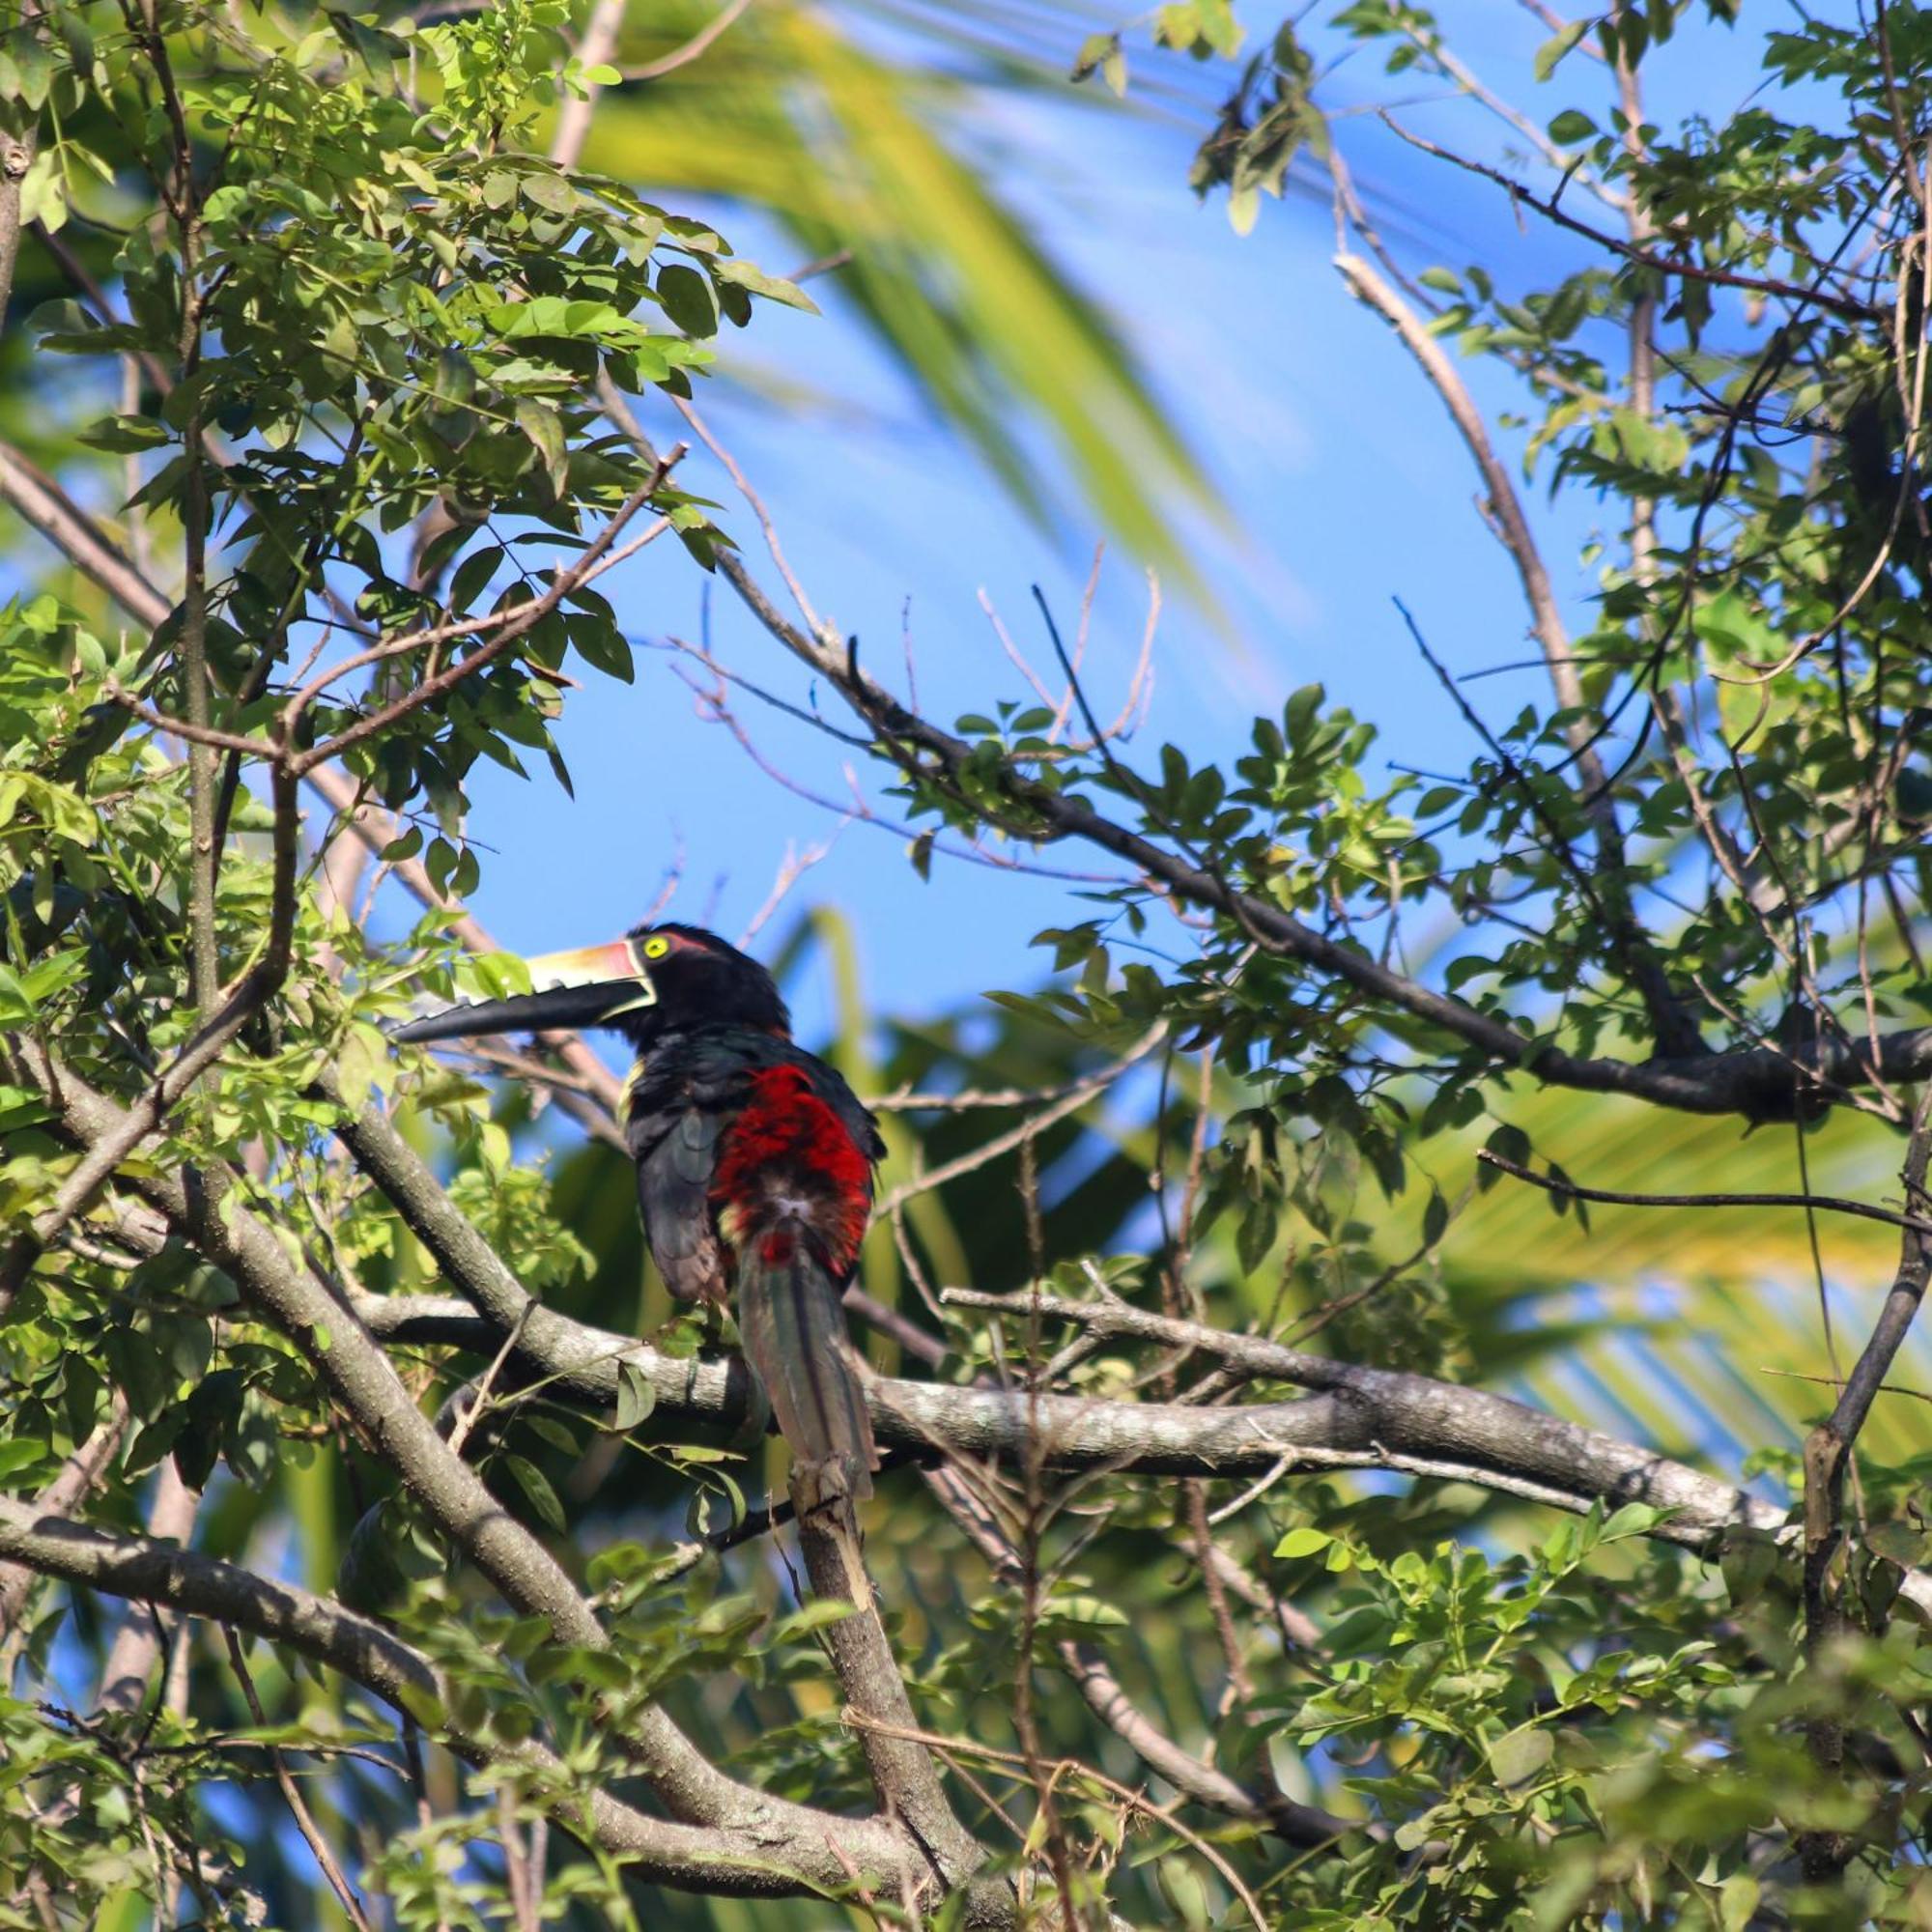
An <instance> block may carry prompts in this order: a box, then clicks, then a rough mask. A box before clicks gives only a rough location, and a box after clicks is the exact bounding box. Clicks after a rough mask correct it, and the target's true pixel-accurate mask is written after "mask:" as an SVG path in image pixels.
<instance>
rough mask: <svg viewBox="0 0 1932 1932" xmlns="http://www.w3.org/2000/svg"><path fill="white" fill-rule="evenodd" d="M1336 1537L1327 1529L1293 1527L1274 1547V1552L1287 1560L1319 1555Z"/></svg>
mask: <svg viewBox="0 0 1932 1932" xmlns="http://www.w3.org/2000/svg"><path fill="white" fill-rule="evenodd" d="M1334 1541H1335V1539H1334V1538H1333V1537H1332V1536H1330V1535H1329V1534H1328V1532H1327V1531H1326V1530H1325V1529H1314V1528H1309V1527H1303V1528H1301V1529H1291V1530H1290V1531H1289V1532H1288V1534H1287V1535H1286V1536H1284V1537H1283V1538H1282V1539H1281V1541H1280V1542H1279V1543H1277V1544H1276V1545H1275V1547H1274V1553H1275V1554H1276V1555H1277V1556H1279V1557H1281V1558H1283V1559H1284V1560H1286V1561H1295V1560H1298V1559H1299V1558H1301V1557H1304V1556H1319V1555H1320V1554H1321V1552H1322V1551H1323V1550H1324V1549H1326V1548H1328V1546H1329V1545H1330V1544H1331V1543H1333V1542H1334Z"/></svg>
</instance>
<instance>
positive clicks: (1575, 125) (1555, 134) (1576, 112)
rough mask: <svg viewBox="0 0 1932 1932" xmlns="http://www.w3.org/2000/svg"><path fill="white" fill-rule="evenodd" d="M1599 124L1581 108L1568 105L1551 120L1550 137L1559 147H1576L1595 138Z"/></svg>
mask: <svg viewBox="0 0 1932 1932" xmlns="http://www.w3.org/2000/svg"><path fill="white" fill-rule="evenodd" d="M1596 134H1597V124H1596V123H1595V122H1594V121H1592V120H1591V119H1590V117H1589V116H1588V115H1587V114H1585V113H1583V112H1582V111H1581V110H1580V109H1579V108H1576V107H1566V108H1565V109H1564V110H1563V112H1562V113H1561V114H1559V115H1557V117H1556V118H1555V119H1554V120H1553V121H1551V122H1550V124H1549V138H1550V139H1551V140H1552V141H1554V142H1555V143H1556V145H1557V146H1558V147H1559V148H1574V147H1577V146H1578V145H1580V144H1581V143H1582V142H1584V141H1590V140H1594V139H1595V138H1596Z"/></svg>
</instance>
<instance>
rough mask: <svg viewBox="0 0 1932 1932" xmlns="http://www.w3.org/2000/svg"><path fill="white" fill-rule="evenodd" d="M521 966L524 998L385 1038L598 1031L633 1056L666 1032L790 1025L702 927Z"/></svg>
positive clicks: (634, 935)
mask: <svg viewBox="0 0 1932 1932" xmlns="http://www.w3.org/2000/svg"><path fill="white" fill-rule="evenodd" d="M527 964H528V966H529V971H530V984H531V987H532V990H531V991H530V992H527V993H519V994H513V995H512V996H511V997H510V998H508V999H503V1000H483V1001H478V1002H476V1003H474V1004H471V1005H466V1006H457V1007H449V1008H446V1009H444V1010H443V1011H441V1012H439V1013H430V1014H428V1015H426V1016H425V1017H423V1018H422V1019H416V1020H410V1021H408V1022H406V1023H405V1024H404V1025H402V1026H399V1027H396V1028H394V1029H393V1030H392V1032H391V1036H390V1037H392V1038H394V1039H401V1040H412V1041H418V1042H420V1041H427V1040H436V1039H461V1038H467V1037H472V1036H475V1035H479V1034H491V1033H541V1032H543V1031H544V1030H545V1029H547V1028H550V1027H580V1028H584V1027H607V1028H609V1029H611V1031H612V1032H615V1033H621V1034H622V1035H623V1036H624V1037H625V1038H626V1039H628V1040H629V1041H630V1042H631V1044H632V1045H633V1046H634V1047H636V1048H637V1050H638V1051H639V1053H640V1054H641V1053H647V1052H648V1051H649V1050H650V1048H651V1045H652V1043H653V1042H654V1041H655V1040H656V1039H657V1038H658V1037H660V1036H661V1035H663V1034H665V1033H667V1032H668V1031H670V1030H671V1029H672V1028H675V1027H688V1026H720V1025H726V1024H732V1025H738V1026H752V1027H761V1028H764V1029H766V1030H767V1031H769V1032H773V1033H788V1032H789V1031H790V1030H791V1015H790V1014H789V1013H788V1012H787V1011H786V1010H785V1003H784V1001H783V1000H781V998H780V997H779V989H778V985H777V982H776V981H775V980H773V979H772V976H771V975H770V974H769V973H767V972H766V971H765V969H764V968H763V967H762V966H760V965H759V964H758V962H757V961H756V960H755V959H753V958H751V957H750V956H749V955H748V954H746V953H743V952H739V951H738V949H737V948H736V947H735V946H732V945H730V944H729V943H728V942H726V941H725V940H723V939H720V938H719V937H718V935H717V934H716V933H715V932H706V931H705V930H704V929H703V927H701V926H696V925H679V924H673V923H667V924H664V925H639V926H633V927H632V929H631V930H630V931H629V932H627V933H626V934H625V935H624V937H623V938H622V939H617V940H611V942H609V943H608V944H607V945H603V946H587V947H584V948H582V950H580V951H578V952H550V953H545V954H543V955H542V956H541V957H539V958H535V959H531V960H529V961H528V962H527Z"/></svg>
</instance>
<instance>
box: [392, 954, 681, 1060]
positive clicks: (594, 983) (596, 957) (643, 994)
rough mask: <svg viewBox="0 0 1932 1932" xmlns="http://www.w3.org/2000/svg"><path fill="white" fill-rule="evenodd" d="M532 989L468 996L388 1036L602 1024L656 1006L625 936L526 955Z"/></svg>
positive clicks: (422, 1039) (421, 1037)
mask: <svg viewBox="0 0 1932 1932" xmlns="http://www.w3.org/2000/svg"><path fill="white" fill-rule="evenodd" d="M525 964H526V966H528V968H529V973H530V987H531V990H530V991H529V992H527V993H517V994H513V995H512V996H511V997H510V998H508V999H503V1000H475V1001H468V1002H465V1003H464V1004H462V1005H460V1006H454V1007H446V1008H444V1009H443V1010H442V1011H441V1012H438V1013H427V1014H425V1015H424V1016H423V1017H422V1018H421V1019H414V1020H406V1021H404V1022H403V1024H402V1025H401V1026H398V1027H391V1028H390V1029H389V1037H390V1038H391V1039H399V1040H407V1041H409V1042H411V1043H412V1044H416V1045H421V1044H424V1043H426V1042H427V1041H430V1040H438V1039H465V1038H468V1037H470V1036H472V1035H476V1034H486V1033H544V1032H547V1031H548V1030H550V1029H551V1028H553V1027H594V1026H606V1025H608V1024H609V1023H610V1022H611V1020H613V1019H615V1018H616V1017H617V1015H618V1014H619V1013H626V1012H630V1011H632V1010H633V1009H636V1008H638V1007H649V1006H654V1005H656V1003H657V997H658V992H657V988H656V987H655V986H654V985H653V984H652V983H651V976H650V974H649V973H648V972H647V971H646V970H645V967H644V962H643V960H642V959H641V958H640V957H639V954H638V952H637V949H636V948H635V947H634V946H633V945H632V943H631V942H630V941H629V940H628V939H613V940H611V941H610V942H609V943H608V944H607V945H603V946H584V947H580V948H578V950H577V951H576V952H545V953H542V954H540V955H539V956H538V957H536V958H534V959H529V960H526V961H525Z"/></svg>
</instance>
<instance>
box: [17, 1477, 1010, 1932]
mask: <svg viewBox="0 0 1932 1932" xmlns="http://www.w3.org/2000/svg"><path fill="white" fill-rule="evenodd" d="M0 1561H5V1562H8V1563H13V1564H21V1565H24V1566H25V1567H27V1568H28V1569H30V1570H33V1571H36V1572H38V1573H39V1574H41V1575H43V1576H46V1577H60V1578H62V1579H63V1580H64V1581H66V1582H69V1583H72V1584H77V1585H79V1586H81V1587H83V1588H87V1589H94V1590H100V1591H104V1592H105V1593H106V1594H108V1595H110V1596H117V1597H126V1598H129V1599H131V1600H133V1601H135V1602H138V1603H146V1604H158V1605H167V1606H169V1607H171V1608H173V1609H176V1610H181V1611H184V1612H185V1613H187V1614H188V1615H190V1616H196V1617H202V1618H205V1619H207V1620H209V1621H210V1622H213V1623H220V1624H227V1625H230V1626H232V1627H233V1628H235V1629H237V1630H241V1631H246V1632H248V1633H249V1634H252V1635H255V1636H259V1637H263V1638H265V1639H267V1640H268V1641H269V1642H270V1643H277V1644H287V1645H289V1646H290V1647H291V1648H293V1649H295V1650H298V1651H299V1652H300V1653H301V1654H302V1655H303V1656H304V1657H309V1658H312V1659H314V1660H315V1661H316V1662H319V1663H323V1664H327V1666H328V1667H329V1668H331V1669H333V1670H336V1671H339V1672H341V1674H342V1675H344V1676H345V1677H349V1678H352V1679H354V1680H355V1682H356V1683H357V1684H360V1685H362V1686H363V1687H364V1688H365V1689H366V1690H371V1691H373V1692H374V1693H375V1694H376V1695H377V1696H379V1697H381V1698H383V1699H384V1701H385V1702H386V1703H388V1704H390V1705H392V1706H393V1707H394V1708H395V1709H396V1710H397V1711H399V1712H402V1713H403V1714H404V1715H406V1716H408V1717H411V1718H413V1719H416V1720H417V1721H418V1722H420V1723H423V1724H425V1725H427V1726H429V1727H432V1728H434V1729H436V1730H437V1731H438V1732H439V1733H440V1735H441V1736H442V1738H443V1739H444V1740H445V1741H446V1742H447V1743H448V1745H449V1746H450V1747H451V1749H453V1750H455V1751H456V1752H457V1753H458V1754H459V1755H460V1756H461V1757H463V1758H464V1759H466V1760H467V1761H468V1762H469V1763H470V1764H474V1765H510V1766H515V1767H518V1768H520V1769H523V1770H525V1771H526V1772H527V1773H528V1774H529V1783H530V1787H531V1788H532V1789H545V1790H549V1791H552V1792H555V1791H559V1790H561V1791H568V1790H569V1789H570V1787H571V1785H572V1783H573V1778H572V1775H571V1773H570V1772H569V1771H568V1770H567V1768H566V1767H565V1766H564V1765H563V1763H562V1762H561V1761H560V1760H559V1759H557V1758H556V1757H554V1755H553V1754H552V1753H551V1752H550V1751H548V1750H546V1749H545V1748H544V1747H542V1746H541V1745H538V1744H534V1743H532V1744H525V1745H521V1746H516V1747H510V1746H505V1745H501V1744H499V1743H491V1742H486V1741H485V1740H484V1739H482V1738H480V1737H477V1736H472V1735H470V1734H469V1733H468V1732H466V1731H464V1730H463V1729H462V1728H461V1727H460V1726H459V1725H458V1724H456V1723H455V1721H454V1720H453V1718H452V1716H451V1699H450V1696H449V1692H448V1688H447V1686H446V1685H445V1683H444V1681H443V1679H442V1677H441V1676H440V1673H439V1672H438V1671H437V1670H436V1668H435V1667H434V1666H433V1665H432V1664H431V1663H430V1662H429V1661H428V1660H427V1659H426V1658H424V1657H423V1656H422V1655H421V1654H420V1653H419V1652H417V1651H416V1650H414V1649H413V1648H412V1647H411V1646H410V1645H409V1644H407V1643H405V1642H404V1641H403V1640H402V1638H400V1637H399V1636H397V1635H396V1634H394V1633H393V1632H392V1631H390V1630H388V1629H387V1628H386V1627H385V1626H384V1625H383V1624H380V1623H377V1622H375V1621H374V1620H372V1619H370V1618H367V1617H362V1616H358V1615H356V1614H355V1612H354V1611H353V1610H348V1609H345V1608H343V1606H342V1605H340V1604H336V1603H332V1602H329V1601H327V1599H324V1598H321V1597H315V1596H311V1595H310V1594H309V1593H308V1592H307V1591H306V1590H302V1589H299V1588H298V1587H297V1586H295V1585H294V1584H291V1583H286V1582H282V1581H279V1580H275V1579H271V1578H269V1577H260V1576H257V1575H255V1574H254V1573H253V1572H251V1571H248V1570H244V1569H241V1568H240V1567H239V1566H237V1565H235V1564H231V1563H223V1562H219V1561H217V1560H216V1559H214V1558H213V1557H209V1556H203V1555H200V1554H198V1553H196V1552H195V1551H193V1550H188V1549H182V1548H177V1547H176V1546H174V1545H172V1544H164V1543H156V1542H154V1541H152V1540H150V1539H149V1538H146V1537H137V1536H110V1535H106V1534H103V1533H102V1532H100V1531H99V1530H96V1529H92V1528H89V1527H86V1526H85V1525H83V1524H81V1523H77V1522H73V1521H70V1520H66V1519H64V1518H61V1517H58V1516H53V1515H50V1514H48V1513H46V1512H44V1511H43V1510H42V1509H41V1508H40V1507H39V1506H38V1505H36V1504H34V1503H31V1502H24V1501H21V1500H19V1499H17V1498H14V1497H11V1496H8V1497H0ZM553 1802H554V1804H555V1805H556V1815H557V1817H558V1818H559V1820H560V1822H562V1823H563V1824H565V1825H566V1826H567V1827H568V1829H569V1830H571V1831H572V1832H573V1833H575V1834H576V1835H577V1836H579V1837H580V1838H582V1839H583V1840H584V1841H585V1842H586V1843H590V1844H594V1845H596V1846H598V1847H599V1848H601V1849H602V1850H604V1851H607V1852H610V1853H612V1854H613V1855H615V1856H617V1857H620V1858H622V1859H624V1860H626V1861H630V1862H629V1866H628V1868H629V1871H630V1875H631V1876H632V1877H634V1878H636V1879H639V1880H641V1881H643V1882H645V1883H655V1884H659V1885H667V1886H673V1887H677V1888H679V1889H685V1890H690V1891H701V1892H709V1893H713V1894H717V1893H727V1894H732V1895H736V1896H741V1897H753V1898H756V1897H764V1898H779V1897H790V1896H797V1895H799V1894H801V1893H804V1894H814V1893H833V1894H843V1893H844V1892H845V1891H846V1890H847V1889H848V1888H849V1886H850V1883H851V1874H852V1871H853V1869H854V1868H855V1867H856V1868H857V1869H859V1870H861V1871H863V1872H866V1873H868V1874H870V1875H871V1876H872V1879H873V1882H874V1883H875V1884H876V1885H877V1886H878V1887H879V1888H880V1889H883V1890H886V1891H888V1892H895V1891H896V1890H897V1889H899V1888H900V1886H901V1885H902V1884H904V1883H910V1884H913V1885H915V1886H916V1885H917V1884H918V1882H919V1880H920V1878H922V1877H923V1872H924V1861H923V1859H921V1858H920V1857H919V1855H918V1853H917V1850H916V1848H915V1847H913V1846H912V1845H911V1844H910V1843H909V1841H908V1840H907V1838H906V1836H905V1835H904V1834H903V1833H900V1832H898V1831H896V1830H895V1829H894V1828H893V1827H892V1826H890V1825H889V1824H887V1823H885V1822H884V1821H882V1820H878V1819H855V1818H841V1817H837V1816H834V1815H832V1814H831V1813H827V1812H815V1811H811V1810H809V1809H807V1807H805V1806H803V1805H783V1806H778V1807H775V1808H774V1810H773V1811H772V1812H771V1813H769V1814H768V1815H767V1816H766V1817H765V1818H764V1820H763V1821H762V1822H761V1823H760V1822H757V1821H748V1822H746V1823H744V1824H740V1825H734V1826H731V1827H727V1828H718V1827H704V1826H698V1825H693V1824H689V1823H685V1822H682V1821H669V1820H666V1819H661V1818H653V1817H649V1816H647V1815H646V1814H644V1813H643V1812H641V1811H639V1810H636V1809H635V1808H634V1807H632V1806H631V1805H629V1804H623V1803H621V1802H620V1801H619V1800H617V1799H614V1798H612V1797H611V1796H610V1795H609V1793H608V1792H606V1791H604V1790H601V1789H600V1790H597V1791H594V1792H592V1793H591V1794H590V1795H589V1797H588V1798H587V1799H586V1800H578V1799H576V1798H574V1797H565V1798H562V1799H558V1800H554V1801H553ZM968 1922H969V1923H977V1924H981V1925H991V1924H994V1923H997V1922H999V1921H998V1919H997V1918H989V1917H983V1916H982V1917H980V1918H978V1919H971V1918H969V1920H968Z"/></svg>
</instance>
